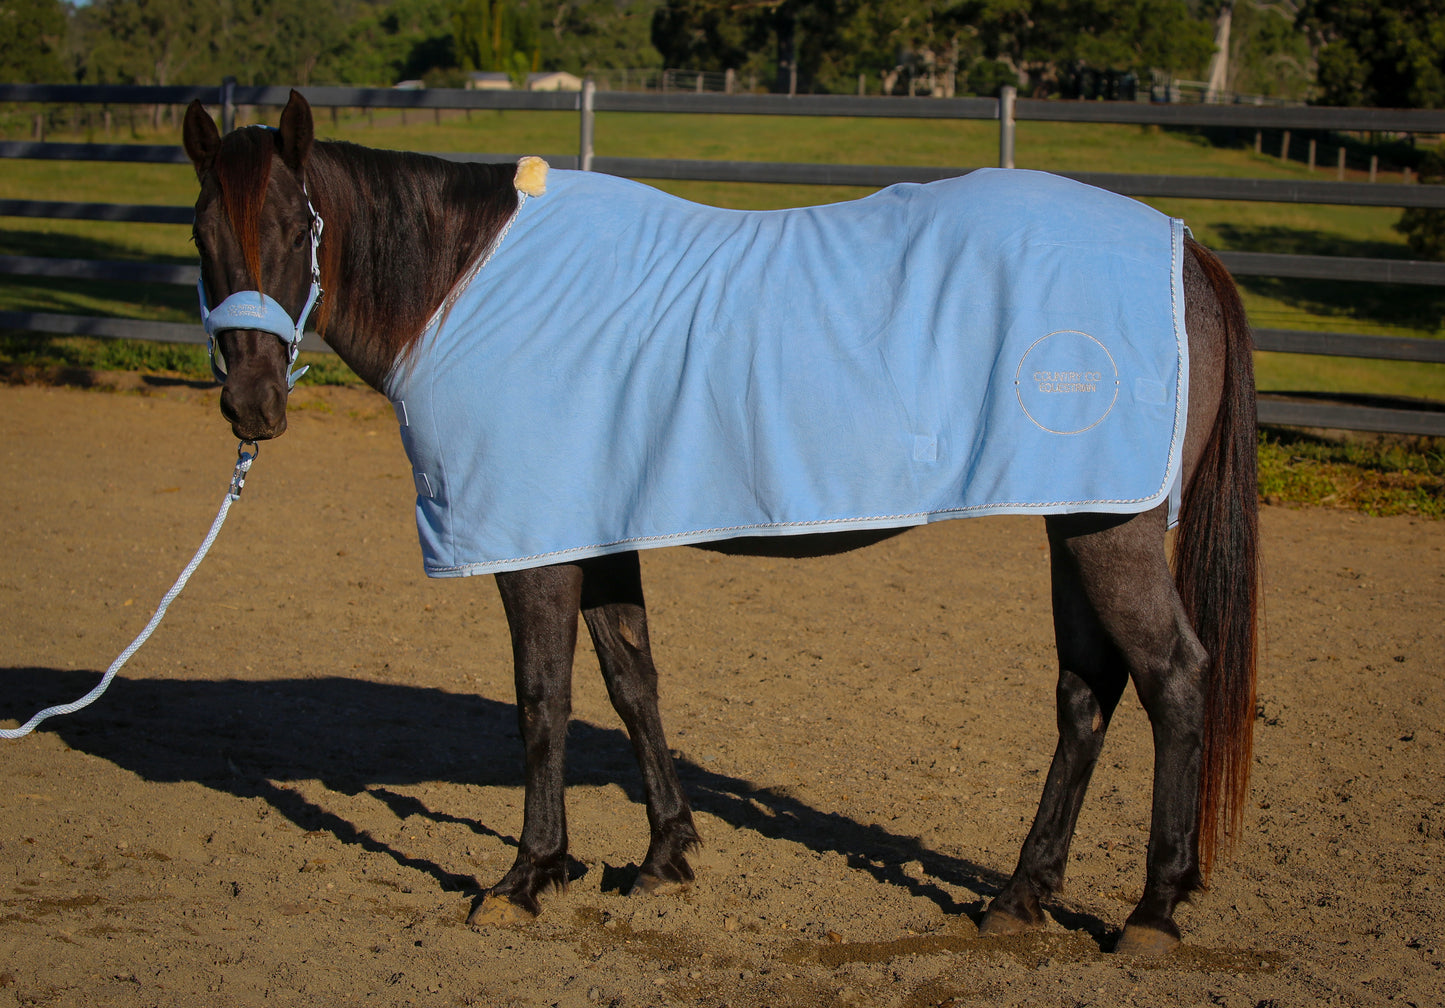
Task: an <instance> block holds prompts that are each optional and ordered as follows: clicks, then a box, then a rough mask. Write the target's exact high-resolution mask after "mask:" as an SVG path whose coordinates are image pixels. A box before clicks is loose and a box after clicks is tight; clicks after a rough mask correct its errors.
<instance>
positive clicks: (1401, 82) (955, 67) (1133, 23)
mask: <svg viewBox="0 0 1445 1008" xmlns="http://www.w3.org/2000/svg"><path fill="white" fill-rule="evenodd" d="M1226 7H1228V8H1231V9H1232V13H1233V23H1232V31H1231V33H1230V45H1229V49H1230V57H1231V59H1230V64H1229V65H1230V67H1231V75H1230V89H1231V90H1234V91H1239V92H1247V93H1253V94H1264V95H1274V96H1279V97H1284V98H1292V99H1313V100H1317V101H1320V102H1322V103H1325V104H1343V105H1380V106H1396V107H1442V106H1445V55H1442V54H1445V0H550V2H542V0H88V2H81V3H78V4H73V3H69V2H67V0H0V79H3V80H5V81H12V82H35V83H42V82H67V83H69V82H77V81H78V82H81V83H93V84H105V83H134V84H196V83H212V82H215V81H218V80H220V79H221V78H222V77H225V76H234V77H236V78H237V79H238V80H239V81H241V82H242V83H277V82H286V83H295V84H300V85H307V84H354V85H372V86H389V85H392V84H395V83H397V82H398V81H401V80H423V81H425V82H426V83H428V84H431V85H436V86H442V85H453V86H455V85H458V84H460V83H462V81H463V80H464V78H465V74H466V73H467V72H469V71H473V70H489V71H501V72H505V73H508V74H511V75H513V76H516V77H520V76H523V75H525V74H526V73H528V72H531V71H536V70H569V71H571V72H573V73H576V74H578V75H584V74H587V73H591V72H596V71H600V70H608V69H624V68H625V69H645V68H659V69H660V68H662V67H674V68H681V69H693V70H733V71H736V72H738V75H739V77H740V78H741V79H743V80H750V81H755V82H757V85H758V86H759V88H766V89H771V90H796V91H802V92H843V93H854V92H856V91H858V90H860V89H861V90H863V91H865V92H866V93H870V94H879V93H888V94H899V93H933V94H942V93H948V94H992V93H995V92H996V91H997V89H998V87H999V86H1000V85H1002V84H1005V83H1008V84H1014V85H1016V86H1018V87H1020V89H1021V91H1022V92H1023V93H1024V94H1033V95H1040V96H1042V95H1049V94H1061V93H1062V94H1066V95H1068V94H1080V93H1081V91H1082V88H1083V86H1084V82H1086V81H1089V82H1092V83H1093V86H1094V92H1091V93H1097V92H1098V90H1099V82H1100V81H1111V82H1117V81H1119V80H1124V79H1128V78H1131V77H1132V78H1134V79H1141V80H1144V81H1146V82H1147V80H1148V79H1149V75H1151V74H1153V75H1156V76H1158V75H1161V74H1162V75H1164V76H1173V77H1183V78H1189V79H1199V78H1201V77H1202V76H1203V75H1204V74H1205V72H1206V68H1207V65H1208V63H1209V60H1210V58H1211V56H1212V54H1213V52H1214V49H1215V44H1214V43H1215V32H1216V25H1217V24H1218V18H1219V16H1220V13H1221V11H1222V10H1224V9H1225V8H1226Z"/></svg>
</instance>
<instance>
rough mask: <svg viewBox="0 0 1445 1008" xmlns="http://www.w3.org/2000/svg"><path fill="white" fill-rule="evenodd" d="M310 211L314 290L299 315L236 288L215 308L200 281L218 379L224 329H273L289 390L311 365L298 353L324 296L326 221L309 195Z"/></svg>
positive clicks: (199, 291)
mask: <svg viewBox="0 0 1445 1008" xmlns="http://www.w3.org/2000/svg"><path fill="white" fill-rule="evenodd" d="M303 191H304V190H303ZM306 211H307V213H309V214H310V215H311V290H310V292H309V293H308V294H307V296H306V303H305V304H304V305H302V306H301V314H300V315H298V316H297V317H296V318H294V319H293V318H292V317H291V313H290V312H288V311H287V310H286V309H285V308H283V307H282V306H281V304H280V302H278V301H277V300H276V299H275V298H273V297H271V296H270V295H269V294H263V293H261V292H260V291H255V290H242V291H236V293H234V294H232V295H231V296H230V297H228V298H226V299H225V300H224V301H222V302H221V303H220V304H218V305H216V307H215V308H211V307H210V306H209V305H208V304H207V303H206V281H205V278H204V277H203V278H201V279H200V280H197V281H196V293H197V295H198V296H199V297H200V302H201V325H202V327H203V328H204V329H205V330H206V352H207V353H208V354H209V355H210V358H211V373H212V374H213V375H215V377H216V381H218V382H224V381H225V380H226V369H225V360H224V358H221V357H218V355H217V353H216V334H217V333H219V332H220V331H221V330H223V329H257V330H259V331H261V332H267V333H271V334H272V335H273V336H275V337H277V338H278V339H280V340H281V342H283V343H285V344H286V390H287V391H288V392H289V391H290V390H291V389H293V388H295V387H296V382H297V379H299V378H300V377H301V376H302V375H303V374H305V373H306V372H307V370H308V369H309V368H310V365H306V366H303V367H299V368H298V367H296V355H297V354H298V353H300V351H301V336H302V333H303V331H304V330H305V328H306V320H307V319H308V318H310V316H311V311H312V309H313V308H315V307H316V302H318V301H320V300H321V262H320V258H319V254H318V253H319V250H320V248H321V230H322V227H323V226H324V224H323V221H322V220H321V215H320V214H318V213H317V212H316V208H315V207H313V206H312V205H311V198H310V196H309V195H308V196H307V199H306Z"/></svg>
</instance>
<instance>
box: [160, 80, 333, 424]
mask: <svg viewBox="0 0 1445 1008" xmlns="http://www.w3.org/2000/svg"><path fill="white" fill-rule="evenodd" d="M312 135H313V133H312V120H311V107H310V106H309V105H308V104H307V103H306V99H304V98H302V97H301V95H299V94H297V93H296V92H295V91H293V92H291V100H290V101H289V102H288V103H287V105H286V109H285V111H283V112H282V113H281V125H280V128H279V129H274V130H272V129H258V128H247V129H240V130H236V131H234V132H232V133H230V134H228V135H227V136H226V137H224V138H223V137H221V135H220V133H219V132H218V131H217V129H216V124H215V122H214V121H212V119H211V117H210V115H209V114H207V112H206V110H205V108H204V107H203V106H202V105H201V103H200V102H198V101H197V102H192V103H191V107H190V108H189V109H188V110H187V111H186V120H185V128H184V140H185V148H186V154H187V155H189V157H190V159H191V162H192V163H193V164H194V165H195V167H196V175H197V177H198V178H199V179H200V183H201V194H200V197H199V198H198V199H197V200H196V220H195V241H196V247H197V249H199V251H200V254H201V286H200V294H201V315H202V319H203V321H204V323H205V325H206V333H207V335H208V337H209V338H210V343H211V354H212V367H213V368H214V370H215V371H216V376H217V378H218V379H219V380H222V381H224V383H225V386H224V388H223V389H222V390H221V414H222V415H223V416H224V417H225V418H226V419H227V420H229V421H230V422H231V429H232V430H233V431H234V432H235V434H236V436H237V437H238V438H241V439H242V440H246V441H259V440H263V439H265V438H273V437H276V436H277V435H279V434H280V433H281V432H282V431H284V430H285V429H286V394H287V392H289V391H290V386H291V385H292V384H294V382H295V379H296V376H297V375H298V374H299V372H296V373H291V372H290V369H291V365H292V363H293V362H294V360H295V355H296V344H297V343H299V342H300V338H301V329H302V327H303V326H305V324H306V317H307V315H309V314H310V310H311V308H312V306H313V304H314V303H315V301H316V298H317V296H318V294H319V290H320V288H319V283H318V276H317V271H316V247H317V241H318V239H319V236H320V218H318V217H317V216H316V213H315V211H314V210H313V209H312V207H311V202H310V200H309V198H308V196H307V193H306V185H305V172H306V159H307V156H308V154H309V153H310V151H311V140H312ZM218 358H219V359H218Z"/></svg>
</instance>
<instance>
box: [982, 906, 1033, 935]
mask: <svg viewBox="0 0 1445 1008" xmlns="http://www.w3.org/2000/svg"><path fill="white" fill-rule="evenodd" d="M1038 929H1039V925H1038V924H1033V923H1030V922H1029V921H1026V920H1023V919H1022V918H1019V917H1015V916H1014V915H1013V914H1011V913H1005V912H1004V911H1002V910H993V909H990V910H989V911H988V913H986V914H984V915H983V920H981V921H979V922H978V933H979V934H980V935H982V936H984V937H989V938H998V937H1003V936H1004V935H1016V934H1023V933H1024V932H1025V931H1037V930H1038Z"/></svg>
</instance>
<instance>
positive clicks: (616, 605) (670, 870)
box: [582, 553, 698, 892]
mask: <svg viewBox="0 0 1445 1008" xmlns="http://www.w3.org/2000/svg"><path fill="white" fill-rule="evenodd" d="M582 615H583V617H584V618H585V619H586V620H587V628H588V630H589V631H590V632H591V634H592V643H593V645H594V646H595V647H596V649H597V658H598V661H599V662H600V664H601V666H602V675H603V678H604V679H605V680H606V681H607V694H608V696H610V697H611V698H612V706H613V708H614V709H615V710H616V711H617V713H618V714H619V715H620V716H621V717H622V722H623V724H625V725H626V726H627V734H628V736H629V737H630V738H631V739H632V751H633V753H634V754H635V755H636V757H637V764H638V766H639V767H640V768H641V770H642V785H643V790H644V791H645V793H646V796H647V823H648V826H649V828H650V831H651V838H652V839H651V842H650V844H649V845H648V848H647V858H646V859H645V860H644V861H643V862H642V869H641V871H639V872H638V874H637V882H636V883H635V884H634V886H633V891H634V892H636V891H639V890H640V891H643V892H656V891H660V890H665V889H669V888H675V887H683V886H686V885H687V884H688V883H690V882H691V881H692V877H693V876H692V868H691V866H689V865H688V863H687V856H686V855H687V852H688V851H689V850H690V849H691V848H693V847H695V846H697V843H698V835H697V830H696V828H695V827H694V826H693V821H692V808H691V806H690V805H688V801H687V796H686V795H685V794H684V793H683V790H682V784H681V782H680V781H679V780H678V778H677V769H676V767H674V765H673V762H672V754H671V753H670V752H669V751H668V748H667V739H666V737H665V736H664V734H663V729H662V715H661V713H660V712H659V711H658V707H657V668H656V667H655V666H654V665H653V663H652V648H651V646H650V644H649V643H648V639H647V608H646V605H645V603H644V602H643V598H642V573H641V569H640V567H639V565H638V561H637V554H636V553H620V554H617V555H615V556H605V557H598V558H597V559H595V560H589V561H587V562H586V563H585V564H584V565H583V582H582Z"/></svg>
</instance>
